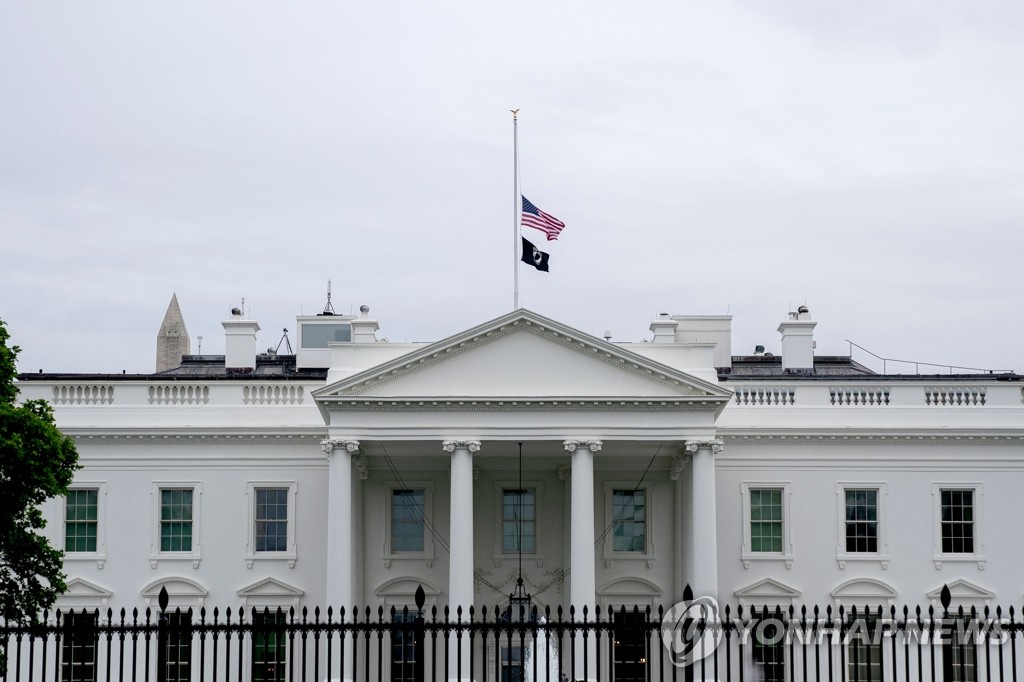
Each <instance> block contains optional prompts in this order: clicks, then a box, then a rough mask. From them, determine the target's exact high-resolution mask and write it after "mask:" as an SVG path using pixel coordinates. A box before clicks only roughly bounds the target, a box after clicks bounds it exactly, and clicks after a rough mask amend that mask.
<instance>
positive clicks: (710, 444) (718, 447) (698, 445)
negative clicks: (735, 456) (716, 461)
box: [685, 439, 725, 455]
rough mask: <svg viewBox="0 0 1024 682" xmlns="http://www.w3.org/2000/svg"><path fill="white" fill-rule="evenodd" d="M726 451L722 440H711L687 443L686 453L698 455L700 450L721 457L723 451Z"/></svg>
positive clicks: (689, 441)
mask: <svg viewBox="0 0 1024 682" xmlns="http://www.w3.org/2000/svg"><path fill="white" fill-rule="evenodd" d="M723 449H725V443H723V442H722V441H720V440H715V439H709V440H688V441H686V448H685V450H686V452H688V453H689V454H691V455H694V454H696V453H697V451H698V450H710V451H711V454H713V455H719V454H721V453H722V450H723Z"/></svg>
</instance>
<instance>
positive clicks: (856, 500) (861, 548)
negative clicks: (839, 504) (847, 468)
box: [846, 490, 878, 553]
mask: <svg viewBox="0 0 1024 682" xmlns="http://www.w3.org/2000/svg"><path fill="white" fill-rule="evenodd" d="M846 551H847V552H865V553H871V552H878V492H877V491H876V490H847V491H846Z"/></svg>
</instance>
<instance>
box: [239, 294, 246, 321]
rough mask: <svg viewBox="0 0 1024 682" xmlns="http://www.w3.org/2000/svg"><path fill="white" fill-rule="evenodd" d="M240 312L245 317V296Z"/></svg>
mask: <svg viewBox="0 0 1024 682" xmlns="http://www.w3.org/2000/svg"><path fill="white" fill-rule="evenodd" d="M239 310H241V311H242V317H245V296H243V297H242V307H241V308H240V309H239Z"/></svg>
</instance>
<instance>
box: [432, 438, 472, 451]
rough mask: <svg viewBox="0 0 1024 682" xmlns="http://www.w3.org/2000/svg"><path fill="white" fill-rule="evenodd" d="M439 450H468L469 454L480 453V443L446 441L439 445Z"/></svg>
mask: <svg viewBox="0 0 1024 682" xmlns="http://www.w3.org/2000/svg"><path fill="white" fill-rule="evenodd" d="M441 449H442V450H444V451H445V452H455V451H456V450H469V451H470V452H480V441H478V440H446V441H444V442H443V443H441Z"/></svg>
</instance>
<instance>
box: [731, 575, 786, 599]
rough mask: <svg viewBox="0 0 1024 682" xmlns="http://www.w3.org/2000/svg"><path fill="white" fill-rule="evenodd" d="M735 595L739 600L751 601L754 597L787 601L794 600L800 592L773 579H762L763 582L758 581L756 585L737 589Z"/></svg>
mask: <svg viewBox="0 0 1024 682" xmlns="http://www.w3.org/2000/svg"><path fill="white" fill-rule="evenodd" d="M735 594H736V596H737V597H739V598H741V599H743V598H746V599H751V598H755V597H757V598H763V597H786V598H789V599H796V598H797V597H799V596H800V590H798V589H796V588H794V587H790V586H789V585H786V584H785V583H780V582H779V581H778V580H775V579H774V578H764V579H763V580H758V581H757V582H756V583H752V584H750V585H747V586H746V587H741V588H739V589H738V590H736V592H735Z"/></svg>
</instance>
